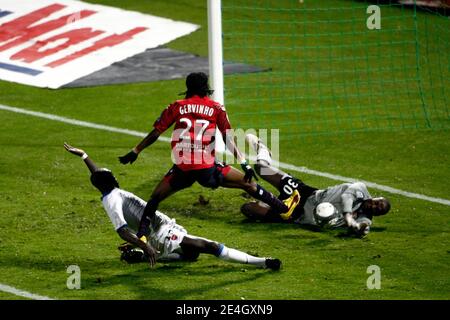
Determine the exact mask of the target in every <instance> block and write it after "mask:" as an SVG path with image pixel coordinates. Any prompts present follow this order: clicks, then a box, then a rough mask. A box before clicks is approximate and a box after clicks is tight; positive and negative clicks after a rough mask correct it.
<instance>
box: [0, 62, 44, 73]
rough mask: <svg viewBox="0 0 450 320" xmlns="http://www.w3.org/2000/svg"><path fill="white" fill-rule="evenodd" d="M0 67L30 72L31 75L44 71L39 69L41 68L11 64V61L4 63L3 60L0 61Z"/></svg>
mask: <svg viewBox="0 0 450 320" xmlns="http://www.w3.org/2000/svg"><path fill="white" fill-rule="evenodd" d="M0 68H1V69H6V70H9V71H14V72H19V73H25V74H29V75H30V76H37V75H38V74H40V73H42V71H39V70H35V69H30V68H25V67H20V66H16V65H13V64H9V63H3V62H0Z"/></svg>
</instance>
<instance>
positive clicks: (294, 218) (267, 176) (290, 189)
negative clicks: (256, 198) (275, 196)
mask: <svg viewBox="0 0 450 320" xmlns="http://www.w3.org/2000/svg"><path fill="white" fill-rule="evenodd" d="M246 140H247V141H248V143H249V145H250V146H251V147H253V149H255V151H256V152H257V157H256V159H257V163H256V164H255V170H256V172H257V173H258V175H259V176H261V177H262V178H263V179H264V180H266V181H268V182H269V183H270V184H272V185H273V186H274V187H275V188H277V189H278V190H279V191H280V193H281V194H280V198H281V199H283V198H287V197H289V196H291V194H298V195H299V197H300V203H299V204H298V205H297V207H296V208H295V210H293V211H292V213H291V214H279V213H277V212H274V211H273V210H272V209H271V208H269V207H267V206H265V205H264V204H261V203H258V202H250V203H246V204H244V205H243V206H242V207H241V211H242V213H243V214H244V215H245V216H247V217H248V218H250V219H253V220H261V221H266V222H293V223H299V224H301V225H308V226H317V227H318V226H329V227H347V228H348V229H349V231H351V232H354V233H355V234H356V235H359V236H365V235H367V234H368V233H369V231H370V226H371V224H372V218H373V217H374V216H381V215H385V214H387V213H388V212H389V210H390V208H391V204H390V203H389V201H388V200H387V199H385V198H383V197H379V198H372V196H371V195H370V193H369V192H368V191H367V188H366V186H365V185H364V183H362V182H355V183H343V184H339V185H336V186H332V187H329V188H327V189H325V190H319V189H317V188H314V187H310V186H308V185H306V184H305V183H303V182H302V181H301V180H300V179H297V178H294V177H292V176H290V175H288V174H286V173H284V172H282V171H280V170H278V169H276V168H274V167H272V166H271V162H272V158H271V154H270V150H269V149H268V148H267V146H265V145H264V144H263V143H262V142H261V140H260V139H258V137H257V136H255V135H253V134H248V135H247V136H246Z"/></svg>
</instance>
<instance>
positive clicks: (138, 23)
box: [0, 0, 199, 89]
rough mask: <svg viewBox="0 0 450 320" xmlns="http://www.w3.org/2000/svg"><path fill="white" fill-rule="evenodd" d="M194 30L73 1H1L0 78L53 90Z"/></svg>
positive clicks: (196, 27)
mask: <svg viewBox="0 0 450 320" xmlns="http://www.w3.org/2000/svg"><path fill="white" fill-rule="evenodd" d="M198 28H199V26H198V25H195V24H191V23H186V22H180V21H173V20H170V19H166V18H161V17H156V16H151V15H148V14H142V13H138V12H132V11H126V10H122V9H117V8H112V7H107V6H102V5H93V4H88V3H85V2H82V1H75V0H59V1H58V0H0V79H2V80H6V81H12V82H18V83H22V84H27V85H32V86H37V87H48V88H52V89H56V88H59V87H61V86H63V85H65V84H67V83H70V82H72V81H74V80H76V79H78V78H81V77H83V76H86V75H88V74H91V73H93V72H95V71H98V70H100V69H103V68H105V67H108V66H109V65H111V64H112V63H114V62H117V61H121V60H124V59H126V58H128V57H131V56H134V55H136V54H138V53H141V52H144V51H145V50H146V49H149V48H155V47H157V46H159V45H162V44H165V43H168V42H170V41H172V40H174V39H176V38H178V37H181V36H184V35H187V34H189V33H191V32H193V31H195V30H197V29H198Z"/></svg>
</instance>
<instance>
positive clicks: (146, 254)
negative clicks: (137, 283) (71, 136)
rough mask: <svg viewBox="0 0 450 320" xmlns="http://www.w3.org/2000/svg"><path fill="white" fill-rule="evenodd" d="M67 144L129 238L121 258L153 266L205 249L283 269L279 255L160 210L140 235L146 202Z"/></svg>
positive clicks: (188, 257)
mask: <svg viewBox="0 0 450 320" xmlns="http://www.w3.org/2000/svg"><path fill="white" fill-rule="evenodd" d="M64 148H65V149H66V150H67V151H69V152H70V153H72V154H74V155H76V156H79V157H81V158H82V159H83V161H84V163H85V164H86V165H87V167H88V168H89V171H90V172H91V183H92V184H93V185H94V186H95V187H96V188H97V189H98V190H99V191H100V192H101V193H102V203H103V207H104V208H105V211H106V213H107V214H108V216H109V218H110V219H111V222H112V223H113V225H114V227H115V229H116V231H117V233H118V234H119V236H120V237H121V238H122V239H123V240H125V241H127V242H126V243H125V244H123V245H121V246H120V247H119V250H121V251H122V255H121V259H123V260H126V261H127V262H129V263H133V262H141V261H148V262H149V263H150V266H154V264H155V263H156V261H157V260H169V261H170V260H180V259H182V260H195V259H196V258H197V257H198V256H199V254H200V253H206V254H212V255H215V256H216V257H218V258H219V259H222V260H225V261H230V262H236V263H243V264H252V265H255V266H257V267H261V268H268V269H272V270H279V269H280V266H281V261H280V260H279V259H272V258H264V257H254V256H251V255H249V254H246V253H244V252H241V251H239V250H235V249H232V248H228V247H226V246H224V245H223V244H220V243H217V242H215V241H211V240H208V239H205V238H200V237H196V236H192V235H189V234H188V233H187V231H186V229H184V228H183V227H182V226H180V225H178V224H177V223H176V222H175V219H170V218H169V217H168V216H166V215H165V214H163V213H161V212H159V211H156V212H155V213H154V214H153V215H152V216H150V217H149V218H150V228H149V230H148V233H146V234H144V235H143V236H141V237H140V238H138V237H137V236H136V230H137V228H138V226H139V222H140V220H141V218H142V215H143V213H144V208H145V205H146V202H145V201H144V200H142V199H140V198H139V197H137V196H136V195H134V194H132V193H130V192H127V191H125V190H122V189H120V188H119V183H118V182H117V180H116V178H115V177H114V175H113V174H112V172H111V171H110V170H108V169H105V168H97V166H96V165H95V163H94V162H93V161H92V160H91V159H90V158H89V157H88V155H87V154H86V153H85V152H84V151H83V150H81V149H77V148H74V147H72V146H70V145H68V144H67V143H65V144H64Z"/></svg>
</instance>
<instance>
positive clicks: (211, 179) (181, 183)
mask: <svg viewBox="0 0 450 320" xmlns="http://www.w3.org/2000/svg"><path fill="white" fill-rule="evenodd" d="M230 170H231V167H230V166H229V165H225V164H223V163H220V162H216V163H214V165H213V166H212V167H210V168H206V169H199V170H189V171H183V170H181V169H180V168H178V167H177V166H176V165H174V166H173V167H172V168H171V169H170V170H169V172H167V174H166V176H165V177H164V180H165V181H167V182H168V183H169V184H170V186H171V187H172V189H173V190H181V189H185V188H188V187H190V186H192V185H193V184H194V182H198V183H199V184H201V185H202V186H204V187H206V188H212V189H216V188H218V187H220V186H221V185H222V184H223V180H224V178H225V177H226V175H227V174H228V172H230Z"/></svg>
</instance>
